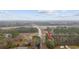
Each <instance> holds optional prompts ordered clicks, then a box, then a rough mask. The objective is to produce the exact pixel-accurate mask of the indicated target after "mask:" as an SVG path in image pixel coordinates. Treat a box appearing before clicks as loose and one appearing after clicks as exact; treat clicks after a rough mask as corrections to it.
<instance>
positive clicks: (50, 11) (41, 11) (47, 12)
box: [38, 10, 56, 14]
mask: <svg viewBox="0 0 79 59" xmlns="http://www.w3.org/2000/svg"><path fill="white" fill-rule="evenodd" d="M38 12H39V13H45V14H52V13H54V12H56V10H38Z"/></svg>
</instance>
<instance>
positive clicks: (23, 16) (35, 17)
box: [0, 10, 79, 21]
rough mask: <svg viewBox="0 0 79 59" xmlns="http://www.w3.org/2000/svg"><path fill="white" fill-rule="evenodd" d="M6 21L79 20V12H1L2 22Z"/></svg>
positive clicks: (0, 18) (0, 19)
mask: <svg viewBox="0 0 79 59" xmlns="http://www.w3.org/2000/svg"><path fill="white" fill-rule="evenodd" d="M5 20H27V21H48V20H79V10H0V21H5Z"/></svg>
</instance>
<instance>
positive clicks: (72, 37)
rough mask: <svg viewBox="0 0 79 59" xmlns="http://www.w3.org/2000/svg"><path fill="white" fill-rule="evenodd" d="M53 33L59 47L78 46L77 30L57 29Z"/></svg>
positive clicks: (73, 28) (78, 35)
mask: <svg viewBox="0 0 79 59" xmlns="http://www.w3.org/2000/svg"><path fill="white" fill-rule="evenodd" d="M53 33H54V37H55V38H56V41H57V42H58V44H59V45H66V44H67V45H79V28H76V27H69V28H68V27H57V28H56V29H54V31H53Z"/></svg>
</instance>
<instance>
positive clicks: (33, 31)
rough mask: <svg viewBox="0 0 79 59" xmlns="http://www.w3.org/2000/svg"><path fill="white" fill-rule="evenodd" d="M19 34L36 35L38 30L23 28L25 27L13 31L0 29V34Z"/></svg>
mask: <svg viewBox="0 0 79 59" xmlns="http://www.w3.org/2000/svg"><path fill="white" fill-rule="evenodd" d="M14 31H16V32H19V33H36V32H38V30H37V29H36V28H31V27H29V28H25V27H20V28H15V29H8V30H7V29H4V30H3V29H0V33H11V32H14Z"/></svg>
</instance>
